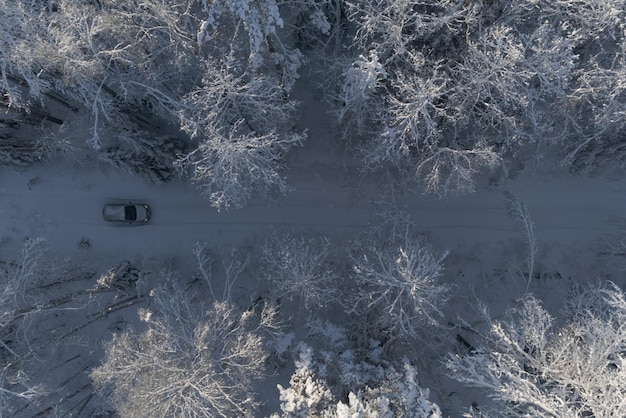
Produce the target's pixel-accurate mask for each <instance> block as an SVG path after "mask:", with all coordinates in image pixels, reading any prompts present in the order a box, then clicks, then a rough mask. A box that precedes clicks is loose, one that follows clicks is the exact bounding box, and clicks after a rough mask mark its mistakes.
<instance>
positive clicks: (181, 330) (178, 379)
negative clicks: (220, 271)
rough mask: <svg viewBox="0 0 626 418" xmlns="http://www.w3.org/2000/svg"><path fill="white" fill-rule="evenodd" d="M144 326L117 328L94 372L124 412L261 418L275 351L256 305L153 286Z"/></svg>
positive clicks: (143, 314) (97, 382)
mask: <svg viewBox="0 0 626 418" xmlns="http://www.w3.org/2000/svg"><path fill="white" fill-rule="evenodd" d="M152 296H153V306H154V309H151V310H142V311H141V312H140V315H141V317H142V319H143V321H145V323H146V329H145V330H143V331H127V332H123V333H121V334H117V335H115V336H114V337H113V339H112V340H111V341H109V342H108V343H107V344H106V357H105V360H104V362H103V364H102V365H101V366H99V367H98V368H96V369H94V370H93V371H92V373H91V376H92V378H93V380H94V383H95V385H96V387H97V388H98V390H99V391H100V392H101V393H102V394H103V395H105V396H107V397H108V399H109V401H110V403H111V405H112V406H113V407H114V408H115V410H116V411H117V412H118V413H119V414H120V415H121V416H129V417H130V416H132V417H155V416H195V417H215V416H220V417H232V416H240V417H247V416H253V413H254V410H255V408H256V406H257V402H256V401H255V400H254V393H253V389H254V385H255V383H256V382H257V381H258V380H259V378H260V377H261V376H262V374H263V371H264V368H265V360H266V358H267V353H266V351H265V347H264V340H263V337H262V335H261V330H262V327H263V325H262V320H261V319H260V318H259V312H256V311H255V310H245V311H239V310H238V309H236V308H234V307H232V306H229V305H228V304H227V303H226V302H220V301H216V302H213V303H212V304H211V305H209V306H206V307H205V306H203V305H202V304H201V303H197V302H193V301H192V300H191V299H190V297H191V296H190V295H189V292H188V291H187V292H183V291H181V290H179V289H172V288H171V287H167V288H165V287H164V288H159V289H156V290H155V291H154V292H153V295H152Z"/></svg>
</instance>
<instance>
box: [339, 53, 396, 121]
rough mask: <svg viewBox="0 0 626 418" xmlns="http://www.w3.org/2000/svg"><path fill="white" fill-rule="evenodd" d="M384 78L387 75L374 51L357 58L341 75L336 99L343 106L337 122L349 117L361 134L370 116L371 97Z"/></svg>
mask: <svg viewBox="0 0 626 418" xmlns="http://www.w3.org/2000/svg"><path fill="white" fill-rule="evenodd" d="M385 78H387V73H386V72H385V69H384V68H383V65H382V64H381V63H380V62H379V60H378V56H377V55H376V52H375V51H371V52H370V54H369V57H365V56H363V55H361V56H359V58H358V59H357V60H356V61H354V64H353V65H352V67H350V68H348V69H347V70H346V71H345V72H344V74H343V79H344V80H343V85H342V87H341V94H340V97H338V100H339V101H341V102H342V104H343V106H342V107H341V108H340V110H339V112H338V113H339V114H338V118H339V122H340V123H341V122H342V121H343V120H344V119H345V118H346V117H348V115H349V117H350V118H352V119H353V120H354V122H353V123H354V124H355V125H356V127H357V129H358V131H359V132H362V131H363V129H364V128H365V126H364V125H365V121H366V119H367V118H368V117H369V116H370V115H368V112H369V111H370V110H371V109H370V103H369V101H370V100H371V99H372V97H371V96H372V95H373V94H374V92H375V91H376V89H377V88H378V86H379V83H380V82H381V80H384V79H385Z"/></svg>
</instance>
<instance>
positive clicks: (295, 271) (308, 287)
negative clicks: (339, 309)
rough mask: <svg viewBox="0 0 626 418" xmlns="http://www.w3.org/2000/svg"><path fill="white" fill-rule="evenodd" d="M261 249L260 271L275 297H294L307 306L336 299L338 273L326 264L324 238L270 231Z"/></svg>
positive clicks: (328, 249) (327, 247) (328, 246)
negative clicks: (271, 232) (270, 233)
mask: <svg viewBox="0 0 626 418" xmlns="http://www.w3.org/2000/svg"><path fill="white" fill-rule="evenodd" d="M261 251H262V253H261V263H262V275H263V277H264V278H265V280H267V281H268V282H269V284H270V287H271V292H272V293H274V294H275V295H276V296H277V297H279V298H285V299H289V300H293V299H294V298H295V299H296V300H298V301H302V302H303V303H304V307H305V308H306V309H308V310H314V309H318V308H321V307H324V306H326V305H327V304H328V303H330V302H332V301H336V300H337V298H338V284H337V281H338V275H337V273H336V272H334V271H333V269H332V266H331V264H330V256H331V254H332V247H331V243H330V241H329V239H328V238H326V237H323V236H307V235H304V234H303V235H296V234H290V233H281V232H277V231H274V233H273V234H272V235H270V237H268V238H267V239H266V240H265V244H264V245H263V248H262V250H261Z"/></svg>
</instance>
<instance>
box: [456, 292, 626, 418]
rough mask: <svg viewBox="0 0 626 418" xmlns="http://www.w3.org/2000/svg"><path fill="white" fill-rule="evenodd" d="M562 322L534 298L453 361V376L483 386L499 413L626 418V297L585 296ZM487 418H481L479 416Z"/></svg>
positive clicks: (574, 299) (493, 409)
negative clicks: (477, 345)
mask: <svg viewBox="0 0 626 418" xmlns="http://www.w3.org/2000/svg"><path fill="white" fill-rule="evenodd" d="M564 312H565V315H566V317H565V320H564V322H563V323H562V325H559V324H558V323H557V321H556V320H555V319H554V318H553V317H552V316H551V315H550V314H549V313H548V312H547V311H546V310H545V308H543V307H542V304H541V302H540V301H539V300H537V299H536V298H534V297H533V296H527V297H525V298H524V299H523V300H521V301H520V306H519V307H518V308H516V309H513V310H511V311H510V312H509V314H508V316H507V319H504V320H501V321H491V320H490V319H488V318H487V320H488V324H489V329H488V330H487V332H486V333H485V334H484V335H483V337H484V340H483V341H482V343H481V346H480V347H479V348H477V349H475V350H473V351H472V352H471V353H468V354H463V355H453V356H450V357H449V359H448V367H449V369H450V372H451V374H450V376H451V377H452V378H454V379H456V380H459V381H460V382H462V383H464V384H466V385H468V386H473V387H478V388H482V389H483V390H484V391H485V393H486V394H487V396H489V398H491V401H492V403H491V404H490V405H485V406H482V405H481V407H480V409H481V411H483V412H487V413H490V412H491V413H493V414H494V415H497V416H510V417H514V416H516V417H517V416H526V415H527V416H534V417H586V416H596V417H609V416H622V415H624V414H626V402H624V392H625V391H626V367H625V366H626V358H625V357H624V348H625V347H626V325H625V324H626V299H625V295H624V291H623V290H622V289H620V288H618V287H617V286H615V285H609V286H607V287H603V286H595V287H591V288H589V289H586V290H584V291H581V292H578V293H577V294H575V295H574V296H573V297H571V298H570V299H569V301H568V302H567V303H566V306H565V309H564ZM479 416H482V415H479Z"/></svg>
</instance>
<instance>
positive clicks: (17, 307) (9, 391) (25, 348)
mask: <svg viewBox="0 0 626 418" xmlns="http://www.w3.org/2000/svg"><path fill="white" fill-rule="evenodd" d="M42 248H43V247H42V243H41V241H40V240H29V241H27V242H26V243H25V244H24V246H23V248H22V250H21V253H20V256H19V258H18V259H17V260H16V261H15V262H12V263H6V262H5V263H3V265H2V268H1V269H0V289H1V290H0V363H1V364H2V367H1V369H0V416H5V414H6V416H9V415H10V414H11V413H14V412H15V409H16V408H19V406H20V404H21V402H29V401H32V399H34V398H36V397H37V396H38V395H41V394H42V393H44V392H45V389H43V388H42V387H40V386H39V385H38V384H36V383H33V382H32V381H31V376H29V375H28V373H27V372H26V371H25V370H24V362H25V359H26V358H28V357H29V356H30V354H31V353H32V350H33V347H32V346H30V341H29V338H30V337H28V336H26V335H23V336H20V331H19V328H20V323H21V319H22V318H23V317H24V316H26V315H27V314H28V313H30V312H29V308H28V306H29V305H30V304H31V303H36V301H33V300H29V297H28V294H29V293H31V294H32V293H34V292H33V287H34V286H36V282H37V281H38V279H39V273H40V269H41V268H42V266H41V265H40V261H41V258H42ZM32 310H33V311H35V310H37V308H36V307H33V308H32ZM18 338H20V339H23V340H22V341H17V340H18Z"/></svg>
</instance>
